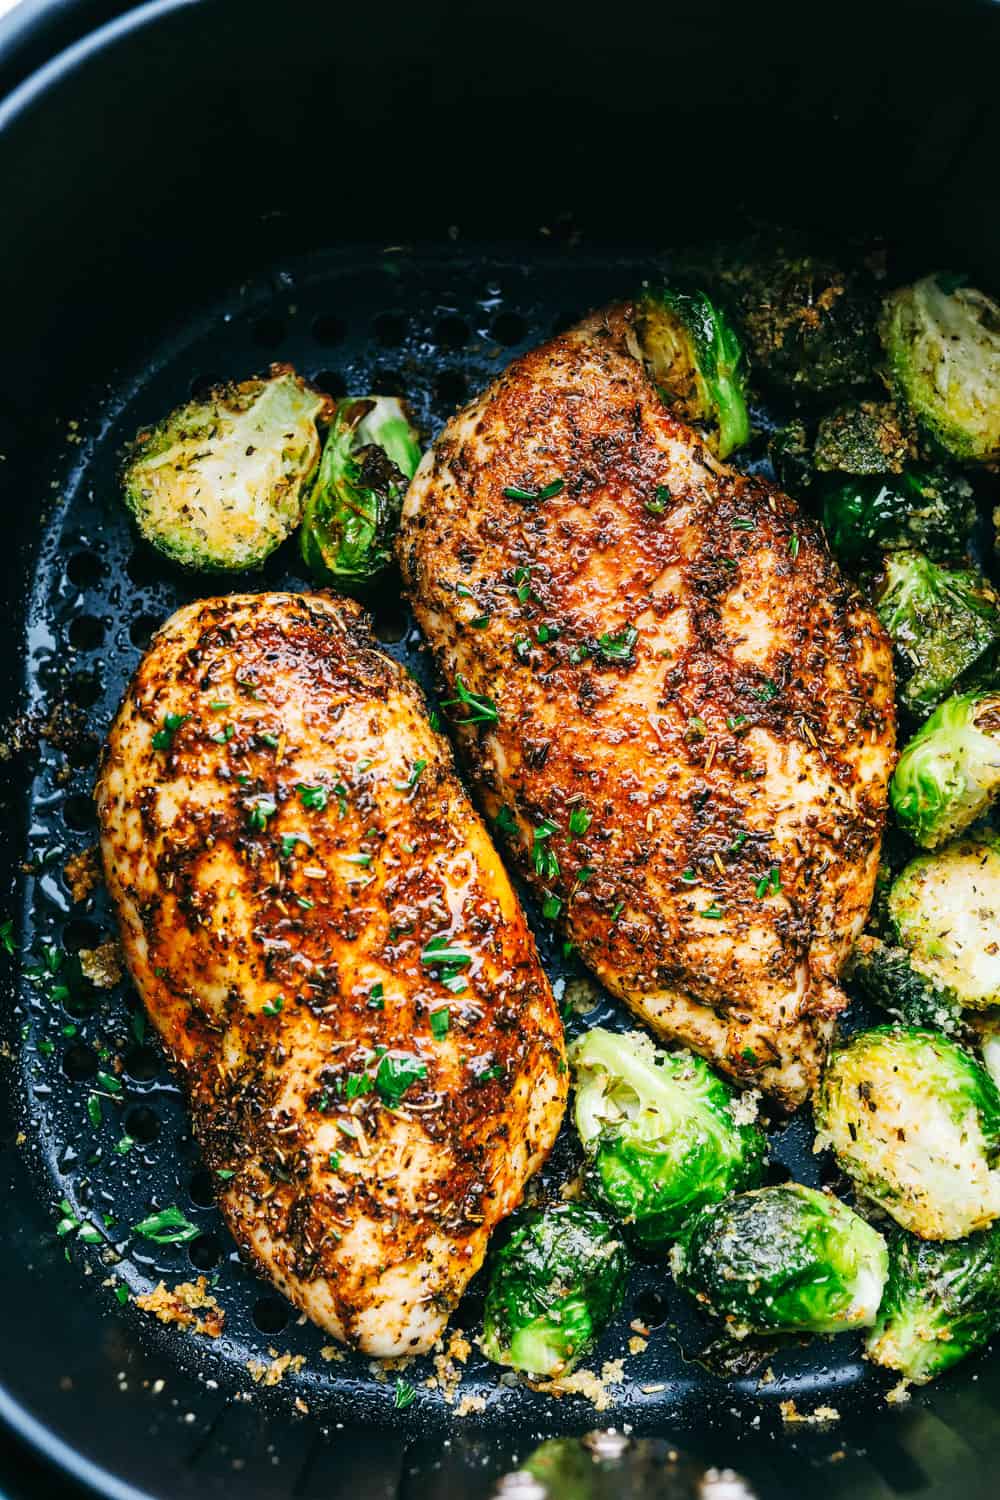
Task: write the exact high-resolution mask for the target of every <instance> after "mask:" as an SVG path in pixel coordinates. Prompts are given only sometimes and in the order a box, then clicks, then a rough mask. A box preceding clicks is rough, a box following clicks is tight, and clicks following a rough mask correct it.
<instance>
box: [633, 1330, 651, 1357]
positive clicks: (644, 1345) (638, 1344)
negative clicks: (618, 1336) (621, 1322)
mask: <svg viewBox="0 0 1000 1500" xmlns="http://www.w3.org/2000/svg"><path fill="white" fill-rule="evenodd" d="M648 1348H649V1340H648V1339H641V1338H639V1336H638V1334H634V1335H633V1336H632V1338H630V1339H629V1341H628V1352H629V1353H630V1354H641V1353H642V1351H643V1350H644V1349H648Z"/></svg>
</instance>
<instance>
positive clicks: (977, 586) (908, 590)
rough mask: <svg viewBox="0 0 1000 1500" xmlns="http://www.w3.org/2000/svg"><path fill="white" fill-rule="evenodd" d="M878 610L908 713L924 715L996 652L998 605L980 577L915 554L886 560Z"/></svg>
mask: <svg viewBox="0 0 1000 1500" xmlns="http://www.w3.org/2000/svg"><path fill="white" fill-rule="evenodd" d="M877 608H878V617H879V619H880V620H881V621H882V624H883V625H884V626H885V628H886V630H887V631H888V633H889V636H890V638H891V640H892V644H893V648H894V650H895V654H896V663H897V667H898V678H899V686H898V697H899V701H900V702H901V703H903V704H904V705H905V706H906V707H907V708H908V709H909V710H910V711H911V712H912V713H917V714H926V713H929V712H930V711H931V709H932V708H934V707H935V706H936V705H937V704H938V703H939V702H940V701H941V699H942V698H944V697H945V696H946V695H947V694H948V693H949V692H952V691H954V689H955V687H956V685H957V684H958V682H959V679H960V678H961V677H962V676H963V675H964V674H965V673H966V672H968V671H969V670H970V669H971V668H972V667H974V666H975V665H976V663H977V662H980V661H981V660H982V658H983V657H985V656H986V655H987V654H988V653H991V652H995V651H996V650H997V649H998V647H1000V601H998V599H997V596H996V594H995V593H994V591H993V589H992V588H991V587H990V585H989V584H988V583H987V581H986V579H985V578H984V577H983V575H982V574H981V573H977V572H975V571H974V570H973V569H971V568H945V567H942V566H941V565H940V564H938V563H935V562H931V560H930V558H928V557H925V556H924V554H923V553H922V552H890V553H889V555H888V556H887V557H886V560H885V572H884V575H883V580H882V587H881V590H880V592H879V598H878V606H877Z"/></svg>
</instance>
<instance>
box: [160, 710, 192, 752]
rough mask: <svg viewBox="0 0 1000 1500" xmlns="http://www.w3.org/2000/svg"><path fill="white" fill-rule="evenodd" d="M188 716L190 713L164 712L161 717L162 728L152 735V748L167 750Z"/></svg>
mask: <svg viewBox="0 0 1000 1500" xmlns="http://www.w3.org/2000/svg"><path fill="white" fill-rule="evenodd" d="M190 717H191V715H190V714H166V715H165V716H164V719H163V728H162V729H158V730H157V731H156V733H155V734H154V735H153V749H154V750H169V749H170V747H171V745H172V744H173V742H174V735H175V734H176V733H177V731H178V729H180V727H181V725H182V724H186V723H187V721H188V719H190Z"/></svg>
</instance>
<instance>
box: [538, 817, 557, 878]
mask: <svg viewBox="0 0 1000 1500" xmlns="http://www.w3.org/2000/svg"><path fill="white" fill-rule="evenodd" d="M558 831H559V829H558V825H557V824H555V823H553V821H552V819H551V818H543V819H542V821H541V822H540V823H539V825H538V827H537V828H536V829H535V830H534V835H533V838H532V844H531V857H532V860H533V861H534V865H535V873H536V874H538V875H540V876H541V877H542V879H543V880H557V879H558V877H559V861H558V859H557V858H556V855H555V851H554V850H553V849H551V848H550V847H549V845H548V843H547V842H546V841H547V840H548V839H550V838H551V837H552V835H553V834H554V833H558Z"/></svg>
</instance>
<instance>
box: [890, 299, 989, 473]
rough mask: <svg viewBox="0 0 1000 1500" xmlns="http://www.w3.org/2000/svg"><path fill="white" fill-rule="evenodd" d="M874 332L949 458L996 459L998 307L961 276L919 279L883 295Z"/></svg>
mask: <svg viewBox="0 0 1000 1500" xmlns="http://www.w3.org/2000/svg"><path fill="white" fill-rule="evenodd" d="M879 331H880V333H881V336H882V343H883V345H884V347H885V352H886V357H887V361H888V366H889V374H890V377H891V379H892V382H893V384H894V386H895V388H896V390H897V391H898V392H899V395H900V397H901V398H902V399H903V400H904V401H905V402H906V403H907V405H908V406H909V407H910V409H911V411H912V412H913V414H914V416H915V417H916V418H917V420H918V422H919V423H920V425H921V426H922V427H923V428H924V429H925V431H926V432H927V433H928V434H929V435H930V436H931V437H932V438H934V439H935V440H936V441H937V442H938V443H940V445H941V447H942V448H945V449H946V450H947V451H948V452H949V453H951V454H952V455H953V456H954V457H955V458H959V459H963V460H965V461H967V462H975V463H990V462H993V461H995V460H996V459H998V458H1000V306H998V305H997V303H996V302H994V301H992V299H991V298H989V297H987V296H986V295H985V293H983V292H979V291H976V290H975V288H973V287H970V286H965V285H963V279H962V278H961V277H956V276H951V275H945V274H939V275H936V276H925V277H923V278H922V280H920V281H917V282H915V283H914V284H913V286H907V287H902V288H901V289H900V290H899V291H897V292H893V293H892V295H891V296H889V297H887V298H886V300H885V305H884V307H883V310H882V318H881V323H880V326H879Z"/></svg>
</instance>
